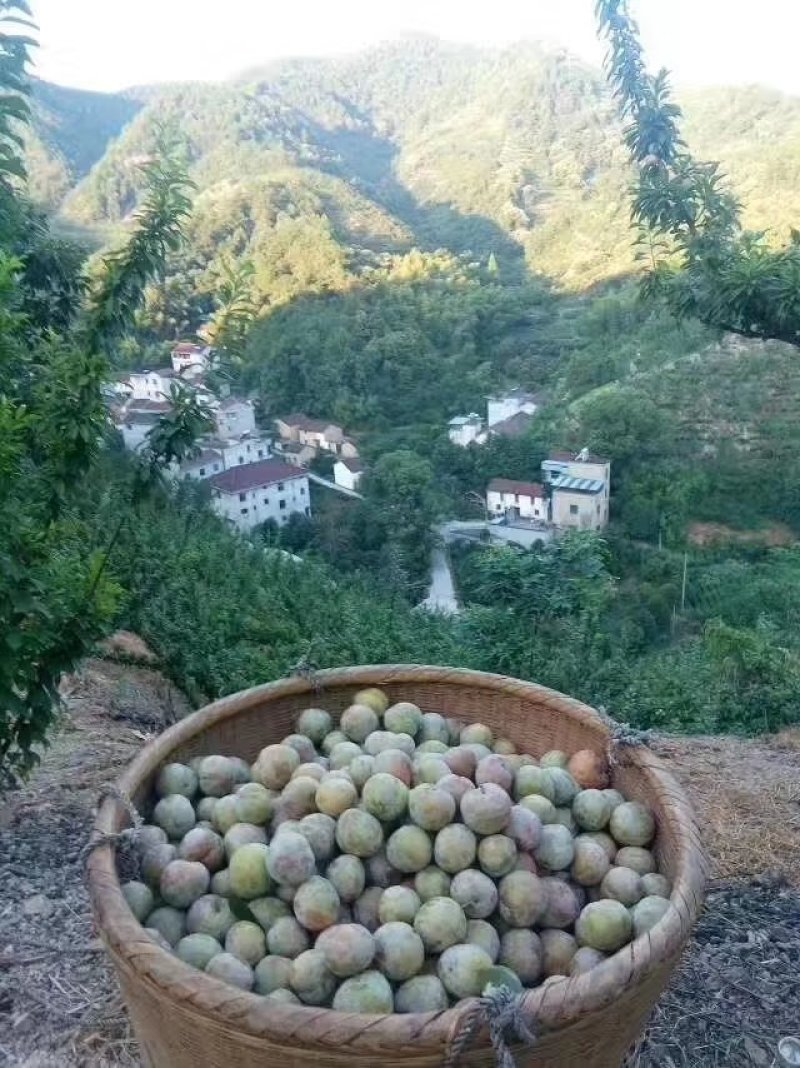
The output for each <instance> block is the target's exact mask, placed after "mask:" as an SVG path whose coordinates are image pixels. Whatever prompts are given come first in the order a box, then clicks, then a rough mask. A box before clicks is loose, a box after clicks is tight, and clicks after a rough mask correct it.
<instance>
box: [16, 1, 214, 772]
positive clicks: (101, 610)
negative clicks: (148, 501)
mask: <svg viewBox="0 0 800 1068" xmlns="http://www.w3.org/2000/svg"><path fill="white" fill-rule="evenodd" d="M29 15H30V12H29V9H28V6H27V4H26V3H24V2H18V0H8V2H3V3H2V4H0V30H2V31H3V32H2V33H0V89H2V94H0V96H1V98H2V99H1V104H2V106H1V107H0V208H1V209H2V212H1V213H0V441H2V445H1V446H0V783H4V782H6V781H7V780H8V779H10V778H12V777H13V776H14V775H15V774H18V773H20V772H23V773H24V772H25V771H27V770H28V769H29V768H30V767H31V766H32V764H33V763H34V762H35V760H36V759H37V755H38V747H39V746H40V744H41V743H42V742H44V741H45V740H46V737H47V731H48V729H49V727H50V725H51V723H52V720H53V716H54V712H55V710H56V708H57V704H58V697H57V694H58V683H59V679H60V677H61V675H62V673H63V672H64V671H66V670H69V669H70V668H72V667H73V666H74V665H75V663H76V662H77V660H78V659H79V658H80V657H81V656H82V655H85V653H86V652H87V651H88V650H89V648H91V644H92V642H93V640H94V639H95V638H96V637H97V636H98V635H99V634H101V633H102V630H103V627H104V625H106V624H107V623H108V621H109V619H110V618H111V617H112V616H113V612H114V608H115V601H116V600H117V598H118V594H119V590H118V588H117V587H116V585H115V584H114V583H113V582H110V581H109V578H108V572H107V564H108V556H109V552H110V550H111V548H112V547H113V544H114V540H115V538H116V537H117V535H118V533H119V530H120V529H121V525H122V522H124V514H123V518H122V519H120V518H119V516H118V517H117V531H116V533H115V534H114V535H113V536H112V538H111V540H110V541H104V542H100V543H94V544H92V543H87V541H86V539H85V538H84V537H82V535H81V532H80V530H79V528H78V525H77V524H76V506H77V502H78V500H79V499H80V488H79V487H80V484H81V482H82V481H83V480H84V478H85V477H86V475H87V473H88V472H89V471H90V470H91V469H92V465H93V463H94V460H95V457H96V454H97V451H98V444H99V442H100V440H101V439H102V437H103V433H104V429H105V423H106V413H105V408H104V404H103V396H102V392H101V387H102V384H103V381H104V378H105V376H106V375H107V373H108V362H107V360H106V358H105V355H104V354H105V351H106V349H107V348H108V346H109V345H110V344H111V343H112V342H113V341H114V338H115V337H116V336H118V332H119V331H120V330H124V328H125V326H126V325H129V324H131V323H132V321H133V315H134V311H135V307H136V305H137V303H138V302H139V301H140V300H141V298H142V295H143V292H144V289H145V287H146V285H147V284H148V283H149V282H151V281H152V280H153V278H154V277H155V276H156V275H157V274H158V272H159V271H160V270H161V269H163V266H164V254H165V251H166V250H167V249H169V248H171V249H174V248H175V247H176V246H177V242H178V240H179V238H180V223H181V219H182V218H183V217H185V215H186V212H187V210H188V200H187V199H186V197H185V196H184V189H185V185H186V179H185V176H183V175H182V174H181V172H180V170H179V169H177V168H176V167H175V166H174V165H173V164H172V163H171V162H170V161H169V159H161V158H158V159H155V160H153V161H151V162H150V163H149V164H148V166H147V168H146V175H145V188H146V190H147V195H146V197H145V200H144V202H143V204H142V206H141V208H140V209H139V211H138V213H137V215H136V218H135V220H134V224H133V226H132V228H131V231H130V234H129V237H128V239H127V241H126V242H125V244H124V245H122V246H121V247H120V248H119V249H117V250H116V251H114V252H113V253H110V254H108V255H107V256H105V257H104V258H103V259H102V261H101V262H100V264H99V265H98V269H97V272H96V274H95V277H94V278H93V280H92V283H91V286H89V285H88V282H87V279H86V278H84V277H83V276H82V274H81V273H80V267H81V264H80V261H79V260H78V259H76V258H75V256H74V255H72V256H71V255H70V254H69V250H65V249H64V248H61V247H60V246H59V244H58V242H55V241H54V240H53V239H52V238H51V237H50V235H49V234H48V232H47V228H46V224H45V223H44V222H43V221H42V220H41V219H40V218H39V217H38V215H37V214H36V212H35V211H34V210H33V209H31V207H30V205H29V204H28V202H27V201H26V200H25V199H23V197H22V196H21V195H20V193H19V192H18V186H19V183H20V181H21V180H22V179H24V177H25V169H24V164H23V161H22V159H21V155H20V150H21V147H22V141H23V138H22V136H21V134H20V133H19V126H20V124H21V123H24V122H25V121H27V118H28V113H29V105H28V99H27V95H28V85H27V80H26V66H27V62H28V50H29V48H30V46H31V40H30V38H28V37H27V36H25V34H24V33H20V32H19V29H18V27H19V26H20V25H21V26H23V27H24V28H26V29H28V28H29V27H30V23H29V22H28V21H27V19H28V16H29ZM6 31H9V32H6ZM15 253H19V255H15ZM84 292H88V299H86V300H85V301H84V300H83V299H82V298H83V295H84ZM180 414H182V415H186V416H188V417H189V418H190V419H195V417H196V416H197V415H202V413H198V412H197V411H196V405H195V402H194V401H193V400H188V401H187V404H186V406H185V412H182V413H180ZM171 430H172V431H173V433H170V428H168V427H165V428H164V430H163V432H162V434H161V436H160V438H154V440H153V442H152V443H151V448H150V450H149V451H148V454H147V459H146V465H137V474H136V489H137V493H136V496H138V497H140V496H141V495H142V493H143V491H144V489H145V488H146V487H147V485H148V483H149V482H152V479H153V476H154V475H155V474H156V473H157V471H158V470H159V469H160V467H161V466H162V464H163V463H164V462H169V461H170V460H172V459H173V458H175V456H176V455H181V452H180V449H181V446H182V445H185V444H186V443H187V441H186V436H185V431H186V427H184V426H183V424H182V422H181V420H179V419H176V420H175V422H174V424H173V425H172V427H171ZM188 444H191V442H190V441H189V442H188ZM132 503H135V500H132V501H130V502H129V506H130V505H131V504H132ZM104 533H107V532H104Z"/></svg>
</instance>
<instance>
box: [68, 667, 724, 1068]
mask: <svg viewBox="0 0 800 1068" xmlns="http://www.w3.org/2000/svg"><path fill="white" fill-rule="evenodd" d="M366 686H381V687H382V688H383V689H385V690H386V691H387V693H388V695H389V697H390V699H391V700H393V701H397V700H407V701H413V702H415V703H416V704H418V705H419V706H420V707H421V708H422V709H423V711H428V712H441V713H443V714H444V715H452V716H458V717H459V718H461V719H463V720H465V721H467V722H470V721H480V722H482V723H487V724H488V725H489V726H490V727H491V728H492V729H493V730H494V732H495V734H496V735H503V736H505V737H509V738H511V739H512V740H513V741H514V742H515V743H516V744H517V746H518V748H519V750H520V752H530V753H532V754H533V755H534V756H541V755H542V754H543V753H545V752H546V751H547V750H548V749H554V748H558V749H564V750H566V751H567V752H572V751H575V750H577V749H585V748H591V749H596V750H598V751H600V752H602V751H604V749H605V747H606V745H607V743H608V741H609V730H608V727H607V726H606V724H605V723H604V722H603V721H602V719H601V718H600V716H599V715H598V714H597V713H596V712H594V711H593V710H592V709H591V708H589V707H588V706H587V705H584V704H582V703H581V702H579V701H575V700H573V699H571V698H569V697H565V696H564V695H563V694H559V693H556V692H555V691H553V690H548V689H545V688H544V687H541V686H537V685H535V684H533V683H527V682H520V681H517V680H515V679H509V678H506V677H504V676H500V675H489V674H485V673H483V672H475V671H468V670H463V669H455V668H439V667H420V666H417V665H411V666H400V665H395V666H377V667H359V668H343V669H337V670H333V671H322V672H319V673H318V674H317V675H316V676H315V677H314V679H313V680H309V679H307V678H291V679H286V680H283V681H281V682H276V683H270V684H268V685H266V686H260V687H255V688H254V689H251V690H245V691H242V692H241V693H238V694H234V695H233V696H231V697H226V698H223V699H222V700H220V701H217V702H215V703H214V704H211V705H208V706H207V707H206V708H204V709H201V710H200V711H199V712H196V713H195V714H194V715H192V716H189V717H187V718H186V719H184V720H182V721H181V722H180V723H178V724H176V725H175V726H174V727H171V728H170V729H169V730H168V731H166V732H165V733H164V734H162V735H160V736H159V737H158V738H157V739H155V740H154V741H153V742H151V743H150V744H149V745H148V746H146V747H145V749H143V751H142V752H141V753H140V755H139V756H138V757H137V759H136V760H135V761H134V762H133V763H132V764H131V765H130V767H129V768H128V769H127V771H126V772H125V773H124V775H123V776H122V777H121V778H120V780H119V781H118V784H117V785H118V786H119V787H120V789H121V790H122V791H124V792H125V793H126V794H127V795H128V796H130V797H131V798H132V799H133V801H134V803H135V804H136V806H137V807H139V808H142V806H145V807H146V806H147V804H148V801H149V798H150V794H151V791H152V784H153V780H154V777H155V773H156V772H157V770H158V768H159V767H160V766H161V765H162V764H163V763H164V762H165V761H168V760H189V759H191V758H192V757H195V756H200V755H204V754H209V753H225V754H228V755H232V756H233V755H236V756H242V757H244V758H245V759H247V760H253V759H254V758H255V757H256V755H257V754H258V752H259V750H260V749H262V748H263V747H264V746H265V745H269V744H270V743H272V742H276V741H279V740H280V739H281V738H282V737H284V736H285V735H286V734H289V733H290V732H291V731H292V730H293V728H294V722H295V720H296V717H297V715H298V713H299V712H300V711H301V710H302V709H303V708H306V707H308V706H319V707H323V708H326V709H328V710H329V711H331V712H334V713H335V712H340V711H342V710H343V709H344V708H346V707H347V706H348V705H349V704H350V703H351V702H352V698H353V696H354V694H355V693H356V692H357V691H358V690H359V689H362V688H363V687H366ZM613 785H614V786H617V787H618V788H619V789H621V790H622V791H623V793H625V795H626V796H627V797H629V798H631V799H637V800H641V801H645V802H647V803H648V804H649V805H651V807H652V808H653V810H654V811H655V813H656V818H657V821H658V827H659V832H658V840H657V847H656V853H657V856H658V861H659V868H660V870H661V871H663V872H664V873H665V874H666V875H667V876H668V877H669V878H670V879H671V881H672V884H673V887H674V889H673V894H672V903H673V905H674V906H675V908H674V909H673V910H671V911H670V913H668V914H667V916H666V917H665V918H664V919H663V920H662V921H661V922H659V923H658V924H657V925H656V926H655V927H654V928H653V930H652V931H650V932H649V934H647V935H645V936H643V937H641V938H638V939H636V941H634V942H632V943H631V944H630V945H628V946H626V947H624V948H623V949H622V950H621V951H620V952H618V953H616V954H615V955H614V956H613V957H611V958H609V959H608V960H607V961H605V962H603V963H602V964H601V965H599V966H598V967H597V968H595V969H593V970H592V972H591V973H589V974H588V975H583V976H578V977H576V978H573V979H569V980H568V981H565V982H562V983H558V984H555V986H549V987H548V988H547V989H545V990H542V989H539V990H532V991H531V992H530V993H529V994H528V995H527V997H526V1001H525V1009H526V1010H527V1012H529V1013H530V1016H531V1019H532V1023H533V1028H534V1030H535V1031H536V1032H537V1033H538V1034H539V1036H540V1037H539V1040H538V1041H537V1043H536V1045H535V1046H534V1047H532V1048H526V1049H521V1048H515V1051H514V1052H515V1054H516V1058H517V1064H518V1065H519V1066H520V1068H521V1066H523V1065H524V1066H530V1068H619V1065H620V1062H621V1060H622V1058H623V1056H624V1053H625V1051H626V1050H627V1048H628V1047H629V1045H630V1044H631V1042H632V1041H633V1040H634V1039H635V1038H636V1036H637V1035H638V1034H639V1032H640V1031H641V1029H642V1028H643V1026H644V1023H645V1021H646V1018H647V1016H648V1014H649V1012H650V1010H651V1008H652V1006H653V1005H654V1003H655V1001H656V999H657V998H658V996H659V994H660V993H661V991H662V990H663V989H664V987H665V986H666V984H667V981H668V979H669V975H670V972H671V971H672V969H673V967H674V966H675V963H676V961H677V959H678V956H679V954H680V952H681V949H682V948H683V946H684V944H685V942H686V940H687V939H688V936H689V932H690V929H691V926H692V924H693V922H694V920H695V918H696V917H697V914H698V911H699V909H700V906H701V902H702V895H703V888H704V884H705V861H704V858H703V853H702V848H701V845H700V838H699V834H698V831H697V827H696V824H695V821H694V817H693V815H692V812H691V810H690V808H689V805H688V803H687V801H686V798H685V796H684V794H683V793H682V791H681V789H680V788H679V787H678V785H677V784H676V782H675V781H674V780H673V778H672V777H671V776H670V775H669V773H668V772H667V771H666V770H665V768H664V766H663V764H662V763H661V762H660V761H659V760H658V759H657V758H656V757H655V756H654V755H653V754H652V753H650V752H649V751H648V750H646V749H643V748H633V749H626V750H625V751H624V757H623V759H622V760H621V762H620V764H619V766H618V767H616V768H615V769H614V772H613ZM129 822H130V820H129V817H128V815H127V813H126V812H125V810H124V808H123V806H122V805H121V804H120V803H119V802H118V801H115V800H114V799H111V798H109V799H108V800H106V801H105V802H104V803H103V805H102V806H101V808H100V812H99V814H98V818H97V823H96V829H97V831H98V832H99V833H101V834H109V833H115V832H117V831H119V830H121V829H122V828H124V827H125V826H127V825H129ZM89 887H90V894H91V899H92V905H93V909H94V914H95V919H96V922H97V926H98V929H99V931H100V934H101V935H102V937H103V939H104V941H105V944H106V946H107V948H108V951H109V953H110V955H111V958H112V960H113V963H114V966H115V969H116V972H117V975H118V978H119V982H120V986H121V989H122V993H123V996H124V998H125V1001H126V1004H127V1006H128V1009H129V1010H130V1013H131V1017H132V1020H133V1024H134V1028H135V1031H136V1034H137V1037H138V1038H139V1041H140V1045H141V1049H142V1057H143V1063H144V1064H145V1066H146V1068H198V1066H199V1065H202V1066H203V1068H256V1066H258V1068H263V1066H266V1065H275V1066H280V1068H307V1066H311V1065H314V1066H316V1068H339V1066H342V1068H344V1066H346V1065H347V1066H350V1068H353V1066H355V1065H364V1066H367V1065H376V1066H378V1065H380V1066H384V1068H401V1066H402V1068H440V1066H441V1064H442V1062H443V1060H444V1059H445V1056H446V1054H447V1050H448V1047H449V1043H450V1042H451V1040H452V1038H453V1036H454V1035H456V1034H458V1033H459V1030H460V1028H461V1027H462V1026H463V1021H464V1009H463V1008H458V1009H450V1010H448V1011H446V1012H432V1013H425V1014H414V1015H392V1016H363V1015H359V1014H355V1013H352V1014H351V1013H339V1012H332V1011H331V1010H328V1009H319V1008H310V1007H305V1006H292V1005H282V1004H276V1003H274V1002H271V1001H267V1000H265V999H264V998H262V997H259V996H258V995H256V994H250V993H247V992H244V991H241V990H237V989H235V988H233V987H231V986H228V985H226V984H225V983H222V982H220V981H218V980H216V979H213V978H211V977H210V976H207V975H205V974H203V973H201V972H198V971H197V970H196V969H194V968H191V967H190V966H188V965H186V964H184V963H183V962H182V961H180V960H178V959H177V958H176V957H174V956H172V955H171V954H169V953H167V952H166V951H165V950H162V949H161V948H160V947H159V946H158V945H156V943H155V942H153V941H152V940H151V939H150V938H149V937H148V936H147V935H146V934H144V932H143V930H142V927H141V926H140V925H139V923H138V922H137V921H136V920H135V918H134V917H133V914H132V913H131V912H130V910H129V908H128V906H127V904H126V902H125V899H124V898H123V897H122V893H121V890H120V884H119V879H118V877H117V873H116V868H115V861H114V853H113V850H112V848H111V847H110V846H103V847H101V848H98V849H97V850H95V852H94V853H93V854H92V856H91V857H90V860H89ZM459 1063H460V1064H463V1065H482V1066H487V1068H489V1066H491V1065H493V1064H494V1055H493V1051H492V1049H491V1046H490V1045H489V1041H488V1035H487V1034H486V1033H484V1034H482V1035H479V1036H478V1037H477V1038H476V1040H475V1042H474V1043H473V1045H472V1046H471V1047H470V1049H469V1050H467V1051H466V1052H465V1053H464V1055H463V1056H462V1058H461V1060H460V1062H459Z"/></svg>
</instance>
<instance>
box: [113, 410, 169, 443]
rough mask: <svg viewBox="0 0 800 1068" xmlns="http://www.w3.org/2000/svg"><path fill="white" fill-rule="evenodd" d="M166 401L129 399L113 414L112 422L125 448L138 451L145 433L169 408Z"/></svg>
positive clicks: (145, 438) (144, 440)
mask: <svg viewBox="0 0 800 1068" xmlns="http://www.w3.org/2000/svg"><path fill="white" fill-rule="evenodd" d="M170 408H171V405H170V404H169V402H168V401H163V400H162V401H156V400H141V401H131V402H129V403H128V404H127V405H125V406H124V407H123V408H121V409H119V410H118V411H117V412H116V414H115V415H114V424H115V425H116V427H117V430H119V432H120V434H121V435H122V441H123V444H124V445H125V448H126V449H129V450H130V451H131V452H138V451H139V450H140V449H141V448H142V446H143V445H144V444H145V442H146V441H147V435H148V434H149V433H150V431H151V430H152V429H153V427H154V426H155V425H156V424H157V423H158V421H159V419H160V418H161V416H162V415H166V413H167V412H168V411H169V410H170Z"/></svg>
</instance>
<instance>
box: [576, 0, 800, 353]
mask: <svg viewBox="0 0 800 1068" xmlns="http://www.w3.org/2000/svg"><path fill="white" fill-rule="evenodd" d="M595 10H596V15H597V21H598V27H599V32H600V34H601V36H602V37H604V38H605V39H606V40H607V42H608V54H607V57H606V73H607V75H608V79H609V81H610V83H611V85H612V87H613V89H614V94H615V96H616V98H617V101H618V103H619V107H620V111H621V114H622V117H623V119H624V120H625V123H626V125H625V130H624V137H625V143H626V145H627V148H628V151H629V153H630V157H631V160H632V162H633V163H634V165H635V166H636V167H637V170H638V174H637V177H636V179H635V181H634V185H633V189H632V205H631V218H632V222H633V224H634V226H635V227H636V228H637V230H638V234H639V244H640V257H641V258H642V259H643V260H644V261H645V262H646V263H647V273H646V275H645V278H644V282H643V292H644V294H645V295H646V296H648V297H651V298H657V299H661V300H664V301H665V302H666V304H667V306H668V307H669V308H670V309H671V310H672V311H673V312H674V313H676V314H677V315H679V316H680V317H682V318H686V317H689V316H694V317H696V318H698V319H700V320H701V321H702V322H705V323H707V324H708V325H710V326H714V327H717V328H719V329H722V330H728V331H732V332H734V333H737V334H741V335H743V336H745V337H753V338H763V339H769V338H775V339H778V340H780V341H786V342H789V343H790V344H792V345H796V346H800V233H798V231H796V230H792V232H791V237H790V239H789V241H788V242H786V243H785V244H783V245H779V246H776V245H775V244H774V243H773V241H772V240H771V239H770V236H769V235H768V233H766V232H751V231H747V230H744V229H743V227H742V222H741V210H740V205H739V204H738V202H737V201H736V199H735V197H734V196H733V195H732V193H731V192H730V190H729V189H728V187H727V184H726V181H725V178H724V176H723V175H722V174H721V172H720V169H719V164H717V163H707V162H701V161H698V160H696V159H695V158H694V156H693V155H692V153H691V152H690V151H689V149H688V147H687V145H686V143H685V141H684V139H683V137H682V136H681V126H680V124H681V118H682V114H681V109H680V108H679V107H678V105H677V104H676V103H675V102H674V100H673V97H672V92H671V88H670V84H669V77H668V74H667V72H666V71H665V70H661V71H659V72H658V73H657V74H651V73H649V72H648V70H647V66H646V61H645V55H644V50H643V48H642V44H641V40H640V36H639V27H638V25H637V23H636V21H635V19H634V18H633V17H632V15H631V14H630V9H629V4H628V0H597V3H596V7H595Z"/></svg>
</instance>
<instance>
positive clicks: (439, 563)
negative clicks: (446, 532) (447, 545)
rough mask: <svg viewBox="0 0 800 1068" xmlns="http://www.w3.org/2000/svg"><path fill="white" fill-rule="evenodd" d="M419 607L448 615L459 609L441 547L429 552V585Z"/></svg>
mask: <svg viewBox="0 0 800 1068" xmlns="http://www.w3.org/2000/svg"><path fill="white" fill-rule="evenodd" d="M420 607H421V608H427V609H428V611H430V612H443V613H444V614H445V615H449V616H450V615H454V614H455V613H456V612H460V611H461V607H460V605H459V603H458V598H457V597H456V588H455V586H454V585H453V575H452V573H451V571H450V562H449V561H448V559H447V554H446V553H445V551H444V550H443V549H438V548H437V549H434V550H433V552H432V553H431V585H430V588H429V590H428V596H427V597H426V598H425V600H424V601H423V602H422V604H421V605H420Z"/></svg>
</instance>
